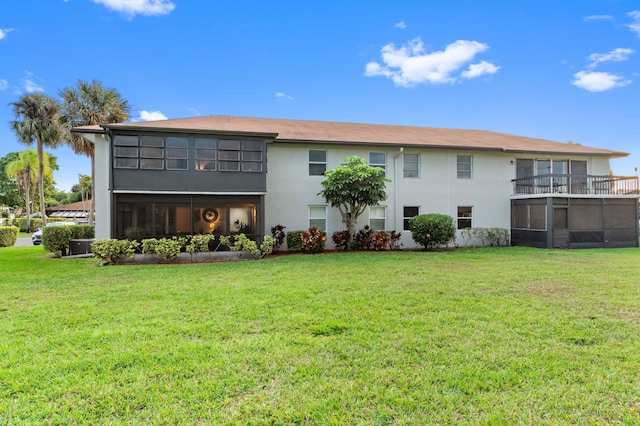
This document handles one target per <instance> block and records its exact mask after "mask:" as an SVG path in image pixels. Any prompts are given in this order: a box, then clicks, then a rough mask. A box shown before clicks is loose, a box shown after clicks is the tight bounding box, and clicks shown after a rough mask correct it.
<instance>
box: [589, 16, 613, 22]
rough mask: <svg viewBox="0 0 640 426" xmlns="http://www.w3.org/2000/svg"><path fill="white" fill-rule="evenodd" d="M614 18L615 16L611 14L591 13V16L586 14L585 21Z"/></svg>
mask: <svg viewBox="0 0 640 426" xmlns="http://www.w3.org/2000/svg"><path fill="white" fill-rule="evenodd" d="M612 19H613V16H611V15H591V16H585V17H584V22H589V21H611V20H612Z"/></svg>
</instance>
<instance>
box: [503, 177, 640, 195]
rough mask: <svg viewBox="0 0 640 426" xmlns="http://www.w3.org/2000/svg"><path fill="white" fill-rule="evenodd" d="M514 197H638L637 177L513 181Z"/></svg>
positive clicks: (539, 178)
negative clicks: (555, 195)
mask: <svg viewBox="0 0 640 426" xmlns="http://www.w3.org/2000/svg"><path fill="white" fill-rule="evenodd" d="M511 182H513V195H553V194H559V195H574V194H575V195H585V196H612V195H613V196H636V197H638V194H640V192H639V190H638V177H637V176H610V175H605V176H594V175H569V174H548V175H538V176H530V177H523V178H518V179H513V180H512V181H511Z"/></svg>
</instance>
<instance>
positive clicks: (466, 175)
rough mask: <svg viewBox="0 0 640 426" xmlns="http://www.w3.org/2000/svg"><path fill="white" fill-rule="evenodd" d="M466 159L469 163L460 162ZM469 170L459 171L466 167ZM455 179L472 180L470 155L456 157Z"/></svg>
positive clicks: (471, 159)
mask: <svg viewBox="0 0 640 426" xmlns="http://www.w3.org/2000/svg"><path fill="white" fill-rule="evenodd" d="M464 158H468V159H469V161H461V159H464ZM467 165H468V168H469V170H464V169H461V166H467ZM456 177H457V178H458V179H473V155H471V154H458V155H457V156H456Z"/></svg>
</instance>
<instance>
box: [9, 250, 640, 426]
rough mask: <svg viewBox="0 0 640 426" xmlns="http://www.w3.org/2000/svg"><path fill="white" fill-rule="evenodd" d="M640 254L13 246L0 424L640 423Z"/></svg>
mask: <svg viewBox="0 0 640 426" xmlns="http://www.w3.org/2000/svg"><path fill="white" fill-rule="evenodd" d="M639 258H640V251H638V249H617V250H582V251H551V250H536V249H527V248H486V249H459V250H457V251H451V252H437V253H423V252H384V253H347V254H321V255H299V256H279V257H271V258H267V259H264V260H260V261H248V262H227V263H215V264H197V265H196V264H186V265H145V266H132V265H128V266H109V267H97V266H96V264H97V261H96V260H95V259H77V260H66V259H65V260H62V259H49V258H46V257H45V252H44V250H43V249H42V247H40V246H38V247H14V248H8V249H0V271H1V272H0V274H1V275H0V336H1V337H0V423H1V424H17V423H29V424H38V423H42V424H74V423H75V424H87V423H90V424H143V423H152V424H318V425H327V424H367V425H369V424H433V423H439V424H451V423H457V424H473V425H476V424H529V423H533V424H590V423H591V424H603V423H620V424H637V423H639V422H640V278H639V277H640V262H639V261H638V260H639Z"/></svg>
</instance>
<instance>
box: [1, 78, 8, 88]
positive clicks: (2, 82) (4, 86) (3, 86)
mask: <svg viewBox="0 0 640 426" xmlns="http://www.w3.org/2000/svg"><path fill="white" fill-rule="evenodd" d="M7 87H9V82H8V81H7V80H3V79H0V90H7Z"/></svg>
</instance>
